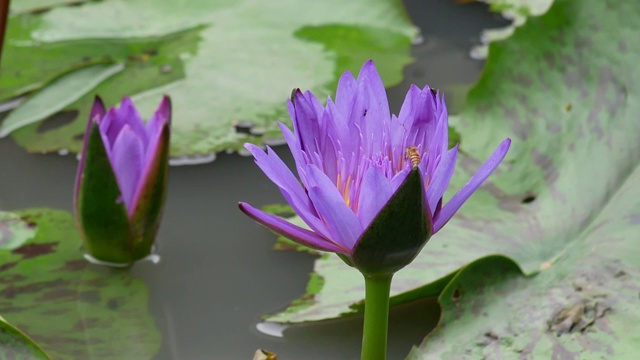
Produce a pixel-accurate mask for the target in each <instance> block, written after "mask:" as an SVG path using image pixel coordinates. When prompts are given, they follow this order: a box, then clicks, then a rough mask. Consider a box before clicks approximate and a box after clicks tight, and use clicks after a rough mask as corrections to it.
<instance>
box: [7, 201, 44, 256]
mask: <svg viewBox="0 0 640 360" xmlns="http://www.w3.org/2000/svg"><path fill="white" fill-rule="evenodd" d="M35 233H36V231H35V229H34V225H33V224H29V223H27V222H26V221H24V220H22V219H21V218H20V216H18V215H16V214H14V213H10V212H6V211H0V251H1V250H13V249H15V248H17V247H19V246H20V245H22V244H23V243H24V242H25V241H27V240H29V239H31V238H32V237H33V236H34V235H35Z"/></svg>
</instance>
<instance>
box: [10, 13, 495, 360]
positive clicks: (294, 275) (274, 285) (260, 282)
mask: <svg viewBox="0 0 640 360" xmlns="http://www.w3.org/2000/svg"><path fill="white" fill-rule="evenodd" d="M405 4H406V6H407V9H408V13H409V15H410V16H411V18H412V20H413V21H414V23H415V24H416V25H417V26H418V27H420V29H421V30H422V36H423V41H422V42H421V43H420V44H418V45H416V46H415V47H414V49H413V53H414V56H415V58H416V60H417V61H416V63H415V64H413V65H411V66H409V67H407V68H406V69H405V75H406V81H405V82H404V83H403V84H401V85H399V86H397V87H394V88H393V89H390V94H389V95H390V101H391V109H392V111H394V112H395V113H397V111H398V109H399V107H400V104H401V102H402V99H403V98H404V94H405V92H406V91H407V89H408V86H409V84H410V83H416V84H418V85H420V86H422V85H424V84H427V83H428V84H429V85H431V86H432V87H441V88H445V89H447V88H451V86H452V85H459V84H470V83H472V82H473V81H475V79H476V78H477V77H478V75H479V74H480V71H481V69H482V63H481V62H480V61H476V60H472V59H471V58H470V57H469V50H470V47H471V46H472V45H474V44H478V43H479V33H480V31H481V30H482V29H484V28H490V27H497V26H503V25H505V24H506V22H505V21H504V20H501V19H499V18H498V17H497V16H496V15H493V14H489V13H488V11H487V9H486V6H484V5H480V4H468V5H459V4H457V2H456V1H454V0H440V1H434V0H411V1H405ZM448 99H449V100H450V102H453V103H457V102H458V101H459V100H461V99H456V98H455V96H454V95H451V94H450V96H448ZM283 106H284V102H283ZM276 151H277V152H278V153H279V154H280V156H281V157H283V158H284V159H285V161H287V162H288V163H289V164H291V163H292V160H291V157H290V156H289V154H288V151H287V150H286V149H285V148H283V147H277V148H276ZM0 163H1V164H2V170H1V171H2V176H0V189H2V191H1V192H0V209H5V210H13V209H24V208H31V207H50V208H57V209H65V210H69V211H71V198H72V187H73V182H74V175H75V170H76V166H77V161H76V159H75V157H74V156H58V155H46V156H42V155H28V154H26V153H25V152H24V150H22V149H20V148H18V147H17V146H16V145H15V144H14V143H13V140H11V139H3V140H2V141H0ZM238 200H244V201H248V202H251V203H252V204H253V205H256V206H260V205H264V204H270V203H276V202H282V201H283V200H282V198H281V195H280V193H279V192H278V191H277V189H276V187H275V186H273V185H272V184H271V183H270V182H269V181H267V179H266V178H265V177H264V175H263V174H262V173H261V172H260V170H259V169H258V168H257V167H256V166H255V165H254V163H253V161H252V159H250V158H247V157H242V156H239V155H235V154H234V155H226V154H221V155H219V156H218V158H217V160H216V161H215V162H213V163H209V164H206V165H198V166H183V167H172V168H171V171H170V189H169V195H168V200H167V205H166V211H165V216H164V221H163V224H162V227H161V231H160V234H159V237H158V241H159V253H160V255H161V256H162V261H161V262H160V263H159V264H155V265H154V264H151V263H140V264H137V265H136V266H135V267H134V268H133V269H132V270H131V271H132V273H133V274H134V275H135V276H137V277H140V278H142V279H144V281H145V282H146V284H147V286H148V288H149V293H150V304H149V309H150V311H151V313H152V314H153V315H154V316H155V319H156V322H157V326H158V328H159V330H160V332H161V333H162V337H163V342H162V347H161V351H160V353H159V354H158V355H157V356H156V359H157V360H165V359H250V358H251V357H252V354H253V352H254V351H255V350H256V349H258V348H264V349H267V350H270V351H273V352H276V353H278V354H279V357H280V359H310V360H312V359H357V358H359V352H360V340H361V330H362V318H361V317H352V318H347V319H342V320H335V321H327V322H322V323H316V324H310V325H298V326H293V327H290V328H288V329H286V330H285V331H284V334H283V337H275V336H270V335H267V334H264V333H261V332H260V331H258V330H257V328H256V325H257V324H258V323H259V317H260V316H261V315H264V314H267V313H273V312H276V311H278V310H281V309H283V308H284V307H285V306H286V305H287V304H288V302H290V301H291V300H293V299H296V298H298V297H300V296H301V295H302V294H303V293H304V289H305V286H306V283H307V280H308V274H309V273H310V272H311V270H312V266H313V259H314V258H313V257H312V256H310V255H307V254H301V253H294V252H286V251H285V252H279V251H272V250H271V246H272V245H273V240H274V236H273V235H272V234H270V233H269V232H268V231H266V230H264V229H263V228H262V227H259V226H258V225H255V224H254V223H253V222H252V221H250V220H249V219H248V218H246V217H245V216H244V215H243V214H241V213H240V211H238V210H237V206H236V204H237V202H238ZM427 248H428V247H427ZM345 270H346V269H345ZM347 271H348V270H347ZM438 317H439V309H438V306H437V303H436V302H435V300H434V299H430V300H423V301H418V302H415V303H412V304H407V305H403V306H399V307H396V308H394V309H392V311H391V317H390V334H389V359H402V358H404V357H405V356H406V354H407V353H408V351H409V349H410V348H411V346H412V345H414V344H418V343H420V342H421V341H422V339H423V337H424V336H425V335H426V334H427V333H429V332H430V331H431V330H432V329H433V328H434V326H435V325H436V323H437V320H438Z"/></svg>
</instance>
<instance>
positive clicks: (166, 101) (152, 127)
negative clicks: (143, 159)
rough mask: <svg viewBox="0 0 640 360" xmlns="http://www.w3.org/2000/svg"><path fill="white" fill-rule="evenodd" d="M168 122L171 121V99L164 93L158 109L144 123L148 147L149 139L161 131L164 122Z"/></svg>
mask: <svg viewBox="0 0 640 360" xmlns="http://www.w3.org/2000/svg"><path fill="white" fill-rule="evenodd" d="M169 123H171V99H170V98H169V97H168V96H166V95H165V96H164V97H162V101H161V102H160V105H159V106H158V110H156V112H155V114H153V117H151V119H149V121H147V124H146V125H145V132H146V133H147V137H148V139H149V142H150V143H149V147H152V145H151V140H152V139H153V138H154V137H156V136H157V135H158V134H159V133H160V132H161V131H162V127H163V126H164V124H169Z"/></svg>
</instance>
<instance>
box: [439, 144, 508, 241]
mask: <svg viewBox="0 0 640 360" xmlns="http://www.w3.org/2000/svg"><path fill="white" fill-rule="evenodd" d="M510 145H511V139H505V140H504V141H503V142H502V143H501V144H500V145H499V146H498V148H496V150H495V151H494V152H493V154H491V156H490V157H489V159H487V161H485V163H484V164H482V166H480V169H478V171H477V172H476V173H475V174H474V175H473V176H472V177H471V179H469V182H467V184H466V185H464V186H463V187H462V188H461V189H460V190H459V191H458V192H457V193H456V194H455V195H454V196H453V197H452V198H451V200H449V202H448V203H447V204H446V205H445V206H444V207H442V210H440V212H439V214H438V218H437V219H434V226H433V228H434V233H435V232H438V231H439V230H440V229H441V228H442V227H443V226H444V225H445V224H446V223H447V222H448V221H449V220H450V219H451V217H452V216H453V215H454V214H455V213H456V212H457V211H458V209H460V207H461V206H462V204H464V202H465V201H467V199H468V198H469V197H470V196H471V194H473V192H474V191H476V189H478V187H480V185H482V183H483V182H484V181H485V180H486V179H487V178H488V177H489V175H491V173H492V172H493V171H494V170H495V169H496V168H497V167H498V165H500V162H501V161H502V159H504V157H505V155H506V154H507V151H508V150H509V146H510Z"/></svg>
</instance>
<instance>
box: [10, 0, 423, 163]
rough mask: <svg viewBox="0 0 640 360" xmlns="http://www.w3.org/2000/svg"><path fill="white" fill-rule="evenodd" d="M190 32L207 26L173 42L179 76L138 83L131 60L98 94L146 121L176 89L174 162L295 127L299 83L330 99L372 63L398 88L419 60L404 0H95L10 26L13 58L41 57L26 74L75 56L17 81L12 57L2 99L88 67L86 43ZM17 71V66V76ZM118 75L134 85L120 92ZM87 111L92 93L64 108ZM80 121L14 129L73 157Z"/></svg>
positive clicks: (35, 145) (27, 140) (95, 45)
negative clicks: (55, 54) (346, 74)
mask: <svg viewBox="0 0 640 360" xmlns="http://www.w3.org/2000/svg"><path fill="white" fill-rule="evenodd" d="M336 9H340V11H336ZM195 27H201V28H200V29H201V30H200V31H199V41H198V43H197V50H196V51H186V52H185V51H184V50H182V49H172V48H171V47H169V48H167V49H166V50H167V52H166V53H165V54H166V56H168V57H171V58H176V59H179V60H180V63H181V64H183V65H184V72H183V76H180V77H178V78H173V79H170V80H169V79H168V80H167V81H159V80H158V78H159V77H163V74H162V72H161V69H162V68H163V65H162V64H158V63H154V67H153V69H154V70H155V71H153V72H143V73H138V74H135V75H137V76H135V81H133V80H132V79H134V76H132V75H131V74H130V73H128V69H129V67H134V66H135V64H131V62H129V63H127V64H126V65H127V68H126V69H125V70H124V71H123V72H122V73H121V75H123V76H125V74H127V77H123V78H120V79H118V76H114V77H113V78H111V79H109V80H107V81H105V82H104V84H105V86H104V87H102V86H101V87H99V88H97V89H96V90H95V91H96V92H98V93H101V92H102V91H106V92H108V93H109V96H108V97H109V98H111V99H114V100H111V101H107V102H108V105H113V104H114V103H115V102H116V101H118V100H119V99H120V98H121V97H122V96H125V95H135V96H134V101H135V102H136V105H137V106H138V107H140V108H141V110H142V113H144V114H151V113H152V112H153V110H155V108H156V107H157V105H158V102H159V99H160V98H161V95H163V94H165V93H167V94H169V95H170V96H171V98H172V104H173V111H174V114H173V122H172V123H173V134H172V155H173V156H198V155H203V154H210V153H213V152H218V151H222V150H226V149H233V150H238V149H239V148H240V147H241V145H242V143H244V142H246V141H252V142H262V141H264V142H269V141H273V140H274V138H281V136H280V135H279V131H278V126H277V120H281V121H284V122H286V123H288V122H289V119H288V115H287V113H286V106H285V100H286V98H287V97H288V95H289V94H290V92H291V89H292V88H293V87H300V88H304V89H311V90H313V91H314V92H315V93H316V94H317V95H318V96H320V97H324V96H326V95H328V94H329V92H330V91H331V90H332V89H333V87H334V84H335V83H336V81H337V79H338V75H339V74H340V73H341V72H342V71H343V70H344V69H345V67H347V68H351V69H352V70H354V71H357V69H358V68H359V67H360V65H361V64H362V63H363V62H364V61H366V60H367V59H370V58H372V59H374V60H376V61H377V65H378V69H379V70H380V72H381V73H382V77H383V80H384V81H385V84H386V85H393V84H395V83H398V82H399V81H400V80H401V79H402V75H401V74H402V69H403V67H404V66H405V65H406V64H408V63H410V62H411V61H412V59H411V56H410V47H411V39H412V37H413V36H414V35H415V33H416V30H415V28H414V27H413V26H412V25H411V23H410V21H409V20H408V18H407V17H406V14H405V13H404V10H403V8H402V4H401V3H399V2H397V1H393V0H375V1H369V0H357V1H350V2H348V3H344V2H343V1H338V0H331V1H321V2H318V1H298V0H278V1H268V2H251V1H235V0H234V1H230V0H226V1H225V0H219V1H208V0H188V1H183V2H181V3H180V6H176V5H175V3H173V2H157V1H154V0H111V1H103V2H89V3H86V4H84V5H82V6H76V7H58V8H54V9H52V10H51V11H48V12H46V13H42V14H35V15H21V16H17V17H13V18H12V19H11V23H10V31H9V37H8V41H7V48H6V51H5V53H6V54H8V55H6V56H7V57H8V58H10V57H11V56H12V54H14V55H13V56H18V55H17V54H19V55H20V56H21V57H24V58H26V59H27V60H28V61H29V62H31V63H34V62H35V63H34V64H33V65H32V66H28V68H29V69H39V66H38V64H39V62H42V63H47V62H49V61H50V60H48V56H49V55H44V56H36V55H37V54H39V53H41V52H42V51H43V48H46V47H64V48H65V49H66V50H67V53H68V54H69V56H68V57H66V58H56V59H54V60H56V61H55V63H56V65H60V66H59V67H54V66H52V65H51V66H50V65H46V64H45V68H46V67H48V66H50V67H49V70H48V71H47V72H46V74H42V72H43V71H42V70H28V71H31V72H40V76H35V74H34V75H33V76H31V75H30V76H28V79H25V77H26V76H25V75H24V74H22V75H20V76H17V75H15V73H16V72H20V71H21V70H22V69H23V68H24V67H25V66H24V65H22V66H20V65H19V62H17V61H15V60H11V61H10V60H7V62H8V63H9V65H5V64H3V68H2V71H3V74H4V73H8V74H10V75H11V74H14V75H15V76H10V77H9V78H7V79H5V77H4V76H3V78H2V79H0V88H3V89H4V88H5V87H7V88H8V90H4V92H0V98H5V99H6V98H7V97H10V96H13V95H15V94H16V93H18V92H21V91H25V90H29V89H33V88H37V87H39V86H42V85H43V84H46V83H47V79H50V78H52V77H53V76H54V75H55V74H58V73H60V72H63V71H66V69H68V68H69V67H72V66H73V65H74V64H76V63H77V62H78V61H82V57H80V56H76V52H77V51H78V50H77V49H78V48H77V47H78V46H80V45H82V44H88V45H87V46H88V48H89V49H96V53H104V52H105V51H104V50H101V49H100V48H101V46H102V45H103V44H110V43H113V42H116V43H118V42H126V41H127V40H136V39H138V40H140V39H151V40H153V39H159V38H162V37H163V36H168V35H170V34H176V33H178V32H181V31H185V30H187V29H193V28H195ZM12 34H13V35H12ZM338 35H339V37H337V36H338ZM145 48H147V47H143V49H145ZM127 51H128V50H127V49H125V52H124V53H123V54H122V53H118V54H117V55H118V56H116V55H112V54H110V52H109V51H106V56H108V57H109V58H120V57H119V56H122V55H124V56H125V58H127V59H129V58H130V56H129V55H131V52H127ZM111 52H114V53H117V51H115V50H112V51H111ZM148 57H149V60H148V61H149V62H151V61H154V60H155V57H154V56H153V54H151V55H150V56H148ZM36 59H37V60H36ZM11 64H14V65H16V66H17V67H16V69H15V70H11V69H13V67H12V66H11ZM5 67H6V69H8V70H6V69H5ZM16 78H18V79H16ZM123 80H126V81H127V82H129V83H134V82H135V86H134V84H131V85H130V86H128V87H124V89H118V90H116V89H115V87H117V86H118V85H121V81H123ZM5 81H6V82H5ZM114 84H115V85H114ZM120 87H122V86H120ZM134 87H135V89H133V88H134ZM90 105H91V96H86V97H83V98H82V99H81V100H80V101H78V102H75V103H73V104H71V105H69V106H67V107H66V108H65V110H66V111H74V112H75V113H77V112H78V111H84V109H89V108H90ZM81 115H84V114H81ZM238 120H243V121H250V122H252V123H254V125H255V126H254V128H255V134H256V135H259V134H264V136H262V137H259V136H252V135H247V134H240V133H237V132H236V131H235V128H234V126H233V124H234V122H236V121H238ZM85 121H86V117H83V116H77V117H76V118H75V119H74V120H73V121H72V122H71V123H68V124H65V125H63V126H61V127H59V128H57V129H55V131H40V132H39V131H38V127H37V126H31V127H27V128H24V129H21V130H19V131H17V132H15V133H14V137H15V138H16V140H17V141H18V143H20V144H22V145H24V146H26V147H27V149H28V150H29V151H34V152H40V151H52V150H59V149H71V150H77V149H78V148H79V147H80V145H79V136H78V135H79V134H80V133H81V132H82V130H83V129H84V126H81V125H79V124H81V123H84V122H85Z"/></svg>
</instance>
